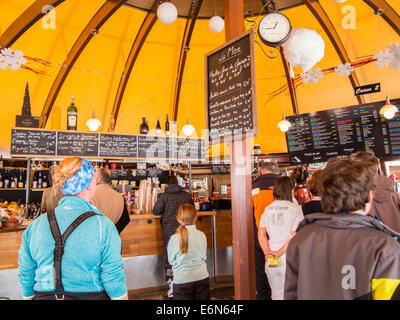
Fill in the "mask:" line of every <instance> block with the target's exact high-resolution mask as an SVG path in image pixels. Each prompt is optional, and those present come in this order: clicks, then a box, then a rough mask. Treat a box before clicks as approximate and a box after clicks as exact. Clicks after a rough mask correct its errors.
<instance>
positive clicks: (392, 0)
mask: <svg viewBox="0 0 400 320" xmlns="http://www.w3.org/2000/svg"><path fill="white" fill-rule="evenodd" d="M34 2H35V1H33V0H18V1H11V0H0V35H1V34H3V32H5V31H6V30H7V28H8V27H9V26H10V25H11V24H12V23H13V21H15V19H17V18H18V17H19V16H20V15H21V14H22V13H23V12H24V11H25V10H26V9H27V8H29V6H30V5H32V4H33V3H34ZM130 2H131V3H134V2H135V1H130ZM142 2H143V1H142ZM172 2H174V1H172ZM217 2H222V0H221V1H217ZM387 2H388V3H389V4H390V5H391V6H392V7H393V8H394V9H395V10H396V11H397V12H399V10H400V0H387ZM103 3H104V0H96V1H94V0H66V1H64V2H62V3H61V4H60V5H58V6H57V7H56V8H55V14H56V20H55V22H56V25H55V29H45V28H43V26H42V23H41V22H42V21H41V20H39V21H37V22H36V23H35V24H34V25H33V26H31V27H30V28H29V29H28V30H27V31H26V32H25V33H23V35H22V36H21V37H20V38H19V39H18V40H17V41H16V42H15V43H14V44H13V45H12V47H11V48H12V49H19V50H21V51H22V52H23V53H24V54H25V55H27V56H29V57H35V58H40V59H43V60H46V61H48V62H50V66H49V67H43V66H41V65H35V66H36V67H38V68H39V69H40V70H42V71H45V72H46V75H37V74H35V73H33V72H31V71H28V70H23V69H20V70H18V71H4V70H0V103H1V104H0V107H1V117H2V119H4V120H3V121H2V125H1V127H0V153H1V154H2V155H3V156H8V155H9V148H10V136H11V128H12V127H13V126H14V125H15V115H17V114H20V113H21V108H22V103H23V96H24V91H25V85H26V83H27V82H28V83H29V90H30V99H31V108H32V115H34V116H40V114H41V112H42V109H43V106H44V104H45V101H46V99H47V96H48V95H49V91H50V89H51V86H52V84H53V82H54V80H55V78H56V76H57V73H58V72H59V70H60V68H63V66H62V64H63V63H64V61H65V59H66V57H67V55H68V53H69V51H70V50H71V48H72V46H73V45H74V43H75V41H76V39H77V38H78V37H79V35H80V34H81V32H82V30H83V29H84V28H85V26H86V25H87V24H88V22H89V21H90V19H91V18H92V17H93V16H94V15H95V13H96V12H97V10H98V9H99V8H100V7H101V6H102V5H103ZM320 4H321V5H322V7H323V8H324V9H325V11H326V12H327V14H328V16H329V18H330V20H331V21H332V23H333V25H334V26H335V28H336V31H337V33H338V34H339V36H340V38H341V40H342V42H343V43H344V46H345V48H346V50H347V53H348V55H349V57H350V60H351V61H356V60H358V59H359V58H360V57H364V56H368V55H373V54H374V53H376V52H378V51H379V50H381V49H382V50H384V49H385V48H386V47H387V46H388V45H389V44H392V43H400V41H399V35H398V34H397V33H396V32H395V31H394V30H393V29H392V28H391V27H390V26H389V25H388V24H387V23H386V22H385V21H384V20H383V19H381V18H380V17H379V16H377V15H375V14H374V12H373V10H372V9H371V7H369V6H368V5H367V4H366V3H365V2H364V1H361V0H348V1H346V2H344V3H336V2H335V1H334V0H321V1H320ZM345 6H352V7H353V8H354V9H355V11H354V12H355V15H356V16H355V17H356V20H355V22H356V24H355V28H354V29H344V28H343V25H342V21H343V19H344V18H345V16H346V14H344V13H342V9H343V7H345ZM284 13H285V14H286V15H287V16H288V17H289V19H290V20H291V23H292V26H293V27H294V28H300V27H303V28H308V29H313V30H316V31H317V32H318V33H319V34H320V35H321V36H322V38H323V39H324V41H325V56H324V58H323V59H322V60H321V61H320V62H319V63H318V64H317V65H316V66H317V67H319V68H320V69H325V68H329V67H334V66H337V65H338V64H340V63H341V62H340V59H339V57H338V55H337V53H336V51H335V50H334V47H333V45H332V44H331V43H330V41H329V38H328V37H327V35H326V34H325V32H324V30H323V28H322V27H321V25H320V24H319V23H318V21H317V20H316V19H315V17H314V16H313V15H312V13H311V12H310V11H309V10H308V9H307V7H306V6H304V5H301V6H296V7H293V8H291V9H288V10H285V11H284ZM145 16H146V12H145V11H143V10H139V9H135V8H132V7H129V6H122V7H121V8H119V9H118V10H117V11H116V12H115V13H114V14H113V15H112V16H111V17H110V18H109V20H108V21H107V22H106V23H105V24H104V25H103V26H102V27H101V29H100V30H99V34H98V35H97V36H95V37H94V38H93V39H92V40H91V41H90V42H89V43H88V45H87V46H86V48H85V50H84V51H83V52H82V54H81V55H80V56H79V58H78V60H77V61H76V63H75V65H74V67H73V69H72V70H71V72H70V73H69V76H68V77H67V79H66V81H65V83H64V84H63V86H62V88H61V90H60V92H59V94H58V96H57V99H56V102H55V104H54V107H53V109H52V113H51V114H50V117H49V120H48V122H47V125H46V128H49V129H51V128H57V129H61V130H64V129H65V128H66V109H67V107H68V105H69V104H70V100H71V96H74V97H75V103H76V105H77V107H78V130H81V131H88V129H87V127H86V126H85V122H86V120H87V119H89V118H90V117H91V114H92V108H93V105H95V112H96V116H97V117H98V118H100V120H101V121H102V123H103V126H102V128H101V129H100V130H101V131H107V129H108V124H109V119H110V113H111V110H112V107H113V103H114V99H115V96H116V92H117V88H118V84H119V81H120V78H121V75H122V72H123V70H124V66H125V62H126V59H127V57H128V54H129V51H130V49H131V46H132V43H133V41H134V40H135V37H136V34H137V32H138V30H139V28H140V26H141V24H142V21H143V19H144V18H145ZM185 24H186V19H184V18H178V19H177V20H176V21H175V22H174V23H173V24H171V25H164V24H162V23H161V22H159V21H157V22H156V24H155V25H154V27H153V29H152V30H151V32H150V34H149V36H148V38H147V40H146V42H145V44H144V45H143V48H142V50H141V51H140V54H139V56H138V58H137V61H136V63H135V65H134V68H133V70H132V73H131V75H130V79H129V81H128V84H127V88H126V91H125V94H124V96H123V100H122V103H121V108H120V113H119V116H118V121H117V125H116V130H115V132H117V133H133V134H136V133H138V132H139V125H140V123H141V118H142V116H146V117H147V119H148V121H149V125H150V128H155V126H156V122H157V118H158V117H159V118H160V120H161V124H162V126H163V124H164V121H165V116H166V114H169V116H170V118H171V116H172V105H173V99H174V88H175V81H176V73H177V66H178V60H179V53H180V49H181V44H182V37H183V33H184V29H185ZM248 27H249V26H248ZM224 42H225V34H224V32H220V33H218V34H216V33H213V32H212V31H210V29H209V28H208V20H207V19H199V20H198V21H197V22H196V25H195V28H194V31H193V35H192V38H191V42H190V50H189V51H188V56H187V61H186V66H185V70H184V75H183V79H182V90H181V97H180V103H179V109H178V110H179V113H178V119H177V120H178V128H179V130H180V129H181V128H182V127H183V125H184V124H185V123H186V118H187V114H188V112H189V115H190V121H191V123H192V124H194V126H195V127H196V130H197V133H198V134H200V132H201V129H204V128H205V112H204V109H205V106H204V55H205V54H206V53H207V52H209V51H211V50H213V49H214V48H216V47H218V46H220V45H222V44H223V43H224ZM262 46H263V48H264V50H266V51H268V50H269V49H268V47H266V46H264V45H262ZM255 53H256V78H257V83H256V89H257V107H258V126H259V130H258V132H259V135H258V137H256V138H255V141H254V143H258V144H260V145H261V149H262V151H263V153H275V152H286V151H287V148H286V142H285V136H284V134H283V133H282V132H280V131H279V129H278V128H277V126H276V124H277V122H278V121H279V120H280V118H281V116H282V109H283V110H284V112H285V115H290V114H292V113H293V112H292V106H291V101H290V97H289V95H288V94H284V95H278V96H277V97H275V98H273V99H272V100H270V101H269V102H268V103H267V100H268V99H269V98H270V94H271V93H272V92H273V91H274V90H276V89H278V88H279V87H281V86H282V85H284V84H285V83H286V77H285V72H284V68H283V64H282V60H281V58H280V57H279V56H278V57H277V58H276V59H270V58H267V57H266V56H265V55H264V53H263V52H262V50H261V49H260V47H259V46H258V45H256V46H255ZM295 72H296V74H298V73H300V72H302V71H301V69H300V68H298V67H295ZM355 73H356V75H357V77H358V79H359V82H360V84H361V85H364V84H370V83H375V82H381V84H382V92H381V93H376V94H370V95H367V96H364V97H365V101H366V102H372V101H378V100H383V99H384V98H385V96H386V95H389V96H390V97H391V98H400V81H399V78H400V77H399V75H400V70H397V71H396V70H393V69H390V68H388V67H384V68H378V67H376V66H375V65H374V64H373V63H370V64H368V65H366V66H363V67H360V68H357V69H356V70H355ZM297 99H298V106H299V111H300V113H305V112H311V111H316V110H324V109H330V108H337V107H343V106H347V105H355V104H357V99H356V97H355V96H354V93H353V88H352V86H351V84H350V81H349V79H348V77H345V76H339V75H338V74H336V73H331V74H328V75H326V76H324V78H323V79H321V80H320V81H319V82H318V83H316V84H312V83H308V84H304V85H302V86H300V87H299V88H298V89H297ZM57 112H59V113H60V115H61V127H58V124H57V122H56V121H52V119H53V118H54V117H55V116H56V115H57Z"/></svg>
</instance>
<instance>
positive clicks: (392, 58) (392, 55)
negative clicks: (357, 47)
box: [374, 43, 400, 70]
mask: <svg viewBox="0 0 400 320" xmlns="http://www.w3.org/2000/svg"><path fill="white" fill-rule="evenodd" d="M374 59H377V60H376V61H375V62H374V63H375V65H376V66H377V67H380V68H382V67H383V66H387V67H390V68H391V69H394V70H399V69H400V45H399V44H398V43H396V44H391V45H389V46H388V47H387V48H386V50H385V52H382V50H379V52H377V53H375V54H374Z"/></svg>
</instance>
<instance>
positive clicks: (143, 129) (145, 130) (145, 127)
mask: <svg viewBox="0 0 400 320" xmlns="http://www.w3.org/2000/svg"><path fill="white" fill-rule="evenodd" d="M142 120H143V121H142V123H141V125H140V128H139V130H140V133H141V134H147V133H148V132H149V125H148V124H147V120H146V117H142Z"/></svg>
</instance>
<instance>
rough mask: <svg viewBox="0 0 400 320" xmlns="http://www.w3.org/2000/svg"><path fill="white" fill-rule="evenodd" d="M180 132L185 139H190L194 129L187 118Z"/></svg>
mask: <svg viewBox="0 0 400 320" xmlns="http://www.w3.org/2000/svg"><path fill="white" fill-rule="evenodd" d="M182 131H183V133H184V134H185V136H186V137H190V136H191V135H192V134H193V132H194V131H195V128H194V127H193V126H192V125H191V124H190V122H189V117H188V121H187V124H185V125H184V126H183V128H182Z"/></svg>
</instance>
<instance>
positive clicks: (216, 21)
mask: <svg viewBox="0 0 400 320" xmlns="http://www.w3.org/2000/svg"><path fill="white" fill-rule="evenodd" d="M224 25H225V22H224V19H222V18H221V17H219V16H213V17H212V18H211V19H210V21H209V22H208V27H209V28H210V30H211V31H212V32H215V33H218V32H221V31H222V30H223V29H224Z"/></svg>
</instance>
